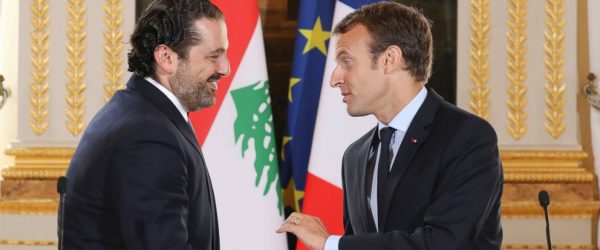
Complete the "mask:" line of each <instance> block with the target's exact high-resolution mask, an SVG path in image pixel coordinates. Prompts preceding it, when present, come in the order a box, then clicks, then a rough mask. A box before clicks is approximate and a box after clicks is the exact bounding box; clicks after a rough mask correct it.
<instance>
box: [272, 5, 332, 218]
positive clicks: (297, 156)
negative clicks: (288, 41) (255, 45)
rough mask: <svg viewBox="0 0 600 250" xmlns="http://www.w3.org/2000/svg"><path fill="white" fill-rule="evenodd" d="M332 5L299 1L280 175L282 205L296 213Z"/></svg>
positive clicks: (319, 86) (321, 79)
mask: <svg viewBox="0 0 600 250" xmlns="http://www.w3.org/2000/svg"><path fill="white" fill-rule="evenodd" d="M335 2H336V1H335V0H303V1H300V13H299V15H298V29H297V31H296V41H295V47H294V61H293V66H292V75H291V79H290V86H289V92H288V118H287V125H286V130H285V134H284V138H283V143H282V152H281V155H282V163H281V167H280V175H279V176H280V180H281V186H282V188H283V189H284V193H283V196H284V202H285V204H284V205H285V206H286V207H287V208H293V210H295V211H299V210H300V208H301V206H302V199H303V197H304V188H305V182H306V174H307V171H308V160H309V157H310V152H311V144H312V139H313V130H314V128H315V120H316V116H317V108H318V106H319V97H320V94H321V84H322V82H323V72H324V70H325V61H326V58H327V48H328V47H329V39H330V37H331V26H332V21H333V12H334V8H335Z"/></svg>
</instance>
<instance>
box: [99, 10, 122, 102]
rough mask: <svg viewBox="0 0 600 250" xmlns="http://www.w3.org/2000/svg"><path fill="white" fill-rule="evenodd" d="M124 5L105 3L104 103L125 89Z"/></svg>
mask: <svg viewBox="0 0 600 250" xmlns="http://www.w3.org/2000/svg"><path fill="white" fill-rule="evenodd" d="M122 12H123V3H121V0H106V2H105V3H104V25H106V31H104V67H105V69H104V75H105V76H106V79H107V82H106V83H105V84H104V91H105V94H104V101H105V102H108V100H110V98H111V97H112V96H113V94H114V93H115V91H117V90H119V89H122V88H123V81H122V80H123V74H124V73H125V72H124V70H123V62H124V61H125V58H124V57H123V47H124V46H123V41H122V40H123V17H122V16H121V13H122Z"/></svg>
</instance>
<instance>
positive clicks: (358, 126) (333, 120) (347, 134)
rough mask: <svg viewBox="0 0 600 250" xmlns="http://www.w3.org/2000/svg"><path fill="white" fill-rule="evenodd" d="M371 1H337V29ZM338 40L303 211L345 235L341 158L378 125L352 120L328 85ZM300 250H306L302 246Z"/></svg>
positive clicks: (329, 66) (319, 118)
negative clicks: (352, 13)
mask: <svg viewBox="0 0 600 250" xmlns="http://www.w3.org/2000/svg"><path fill="white" fill-rule="evenodd" d="M372 2H377V1H368V0H367V1H365V0H338V1H337V3H336V5H335V14H334V15H333V23H334V26H335V25H336V24H337V23H339V22H340V21H341V20H342V19H343V18H344V17H345V16H346V15H348V14H350V13H351V12H352V11H354V10H355V9H356V8H358V7H360V6H362V5H364V4H367V3H372ZM337 38H338V37H337V36H332V38H331V41H330V42H329V50H328V51H329V53H328V54H327V62H326V64H325V73H324V75H323V84H322V87H321V98H320V101H319V109H318V111H317V122H316V125H315V132H314V136H313V143H312V150H311V154H310V160H309V163H308V174H307V176H306V190H305V193H304V205H303V207H302V212H303V213H305V214H309V215H312V216H317V217H319V218H321V220H322V221H323V223H325V226H326V227H327V229H328V230H329V233H330V234H337V235H342V234H343V233H344V228H343V223H342V207H343V204H342V203H343V198H342V169H341V168H342V157H343V155H344V151H345V150H346V148H347V147H348V146H349V145H350V144H351V143H352V142H354V141H355V140H357V139H358V138H359V137H360V136H362V135H363V134H364V133H366V132H367V131H369V130H370V129H372V128H373V127H374V126H375V125H377V120H376V119H375V118H374V117H373V116H363V117H350V115H348V112H347V111H346V104H344V103H343V102H342V96H341V94H340V90H339V89H337V88H331V87H330V85H329V79H330V77H331V73H332V72H333V69H334V68H335V51H336V44H337ZM298 249H306V248H305V247H304V246H302V245H301V244H299V248H298Z"/></svg>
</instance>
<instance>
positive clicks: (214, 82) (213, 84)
mask: <svg viewBox="0 0 600 250" xmlns="http://www.w3.org/2000/svg"><path fill="white" fill-rule="evenodd" d="M219 79H221V77H218V76H212V77H209V78H208V79H207V80H206V83H209V84H210V85H209V86H210V87H211V89H213V90H214V91H215V92H216V91H217V89H218V87H219V82H218V81H219Z"/></svg>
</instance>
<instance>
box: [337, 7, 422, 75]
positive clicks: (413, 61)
mask: <svg viewBox="0 0 600 250" xmlns="http://www.w3.org/2000/svg"><path fill="white" fill-rule="evenodd" d="M359 24H361V25H364V26H365V27H366V28H367V30H368V32H369V34H370V35H371V37H372V39H373V43H372V44H371V46H370V47H371V48H370V49H371V59H372V61H373V63H375V61H376V60H377V59H378V58H379V56H380V55H381V53H383V52H384V51H385V50H386V49H387V48H388V47H389V46H391V45H396V46H398V47H400V49H401V50H402V58H403V59H404V63H405V64H406V68H405V69H406V70H408V71H409V72H410V74H411V75H412V76H413V77H414V78H415V80H416V81H418V82H420V81H427V79H428V78H429V75H430V74H431V62H432V59H433V39H432V37H431V25H430V21H429V20H428V19H427V18H426V17H425V16H424V15H423V14H421V13H420V12H419V11H418V10H416V9H415V8H412V7H407V6H405V5H402V4H399V3H393V2H380V3H374V4H369V5H365V6H363V7H361V8H360V9H357V10H356V11H354V12H352V13H350V14H349V15H347V16H346V17H344V19H343V20H342V21H341V22H340V23H339V24H337V25H336V26H335V29H334V31H333V33H334V34H344V33H346V32H348V31H349V30H350V29H351V28H352V27H354V26H356V25H359Z"/></svg>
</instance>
